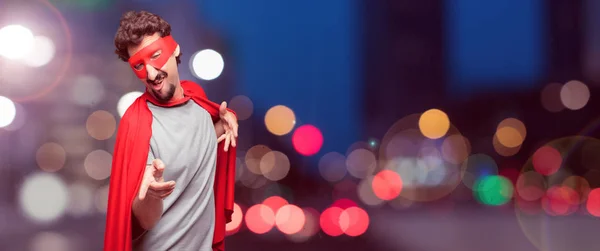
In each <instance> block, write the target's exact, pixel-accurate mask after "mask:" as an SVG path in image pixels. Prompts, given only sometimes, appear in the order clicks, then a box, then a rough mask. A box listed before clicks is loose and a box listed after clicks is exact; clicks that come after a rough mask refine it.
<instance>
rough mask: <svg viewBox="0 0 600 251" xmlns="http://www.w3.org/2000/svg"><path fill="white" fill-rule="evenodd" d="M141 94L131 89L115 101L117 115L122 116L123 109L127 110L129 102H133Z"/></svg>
mask: <svg viewBox="0 0 600 251" xmlns="http://www.w3.org/2000/svg"><path fill="white" fill-rule="evenodd" d="M142 94H143V93H142V92H138V91H133V92H129V93H127V94H125V95H123V96H122V97H121V98H120V99H119V102H118V103H117V112H119V116H121V117H123V114H125V111H127V109H128V108H129V107H130V106H131V104H133V102H134V101H135V100H136V99H137V98H138V97H140V96H141V95H142Z"/></svg>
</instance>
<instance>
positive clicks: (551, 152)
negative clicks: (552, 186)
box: [532, 146, 562, 176]
mask: <svg viewBox="0 0 600 251" xmlns="http://www.w3.org/2000/svg"><path fill="white" fill-rule="evenodd" d="M532 161H533V168H534V169H535V170H536V171H537V172H539V173H540V174H542V175H546V176H548V175H552V174H554V173H556V172H557V171H558V169H560V166H561V165H562V156H561V154H560V152H559V151H558V150H556V149H555V148H553V147H551V146H542V147H540V148H539V149H538V150H537V151H535V153H534V154H533V160H532Z"/></svg>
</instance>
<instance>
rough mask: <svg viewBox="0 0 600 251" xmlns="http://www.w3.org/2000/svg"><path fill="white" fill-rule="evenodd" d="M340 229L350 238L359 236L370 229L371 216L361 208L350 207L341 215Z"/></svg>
mask: <svg viewBox="0 0 600 251" xmlns="http://www.w3.org/2000/svg"><path fill="white" fill-rule="evenodd" d="M340 228H341V229H342V231H343V232H344V233H345V234H346V235H348V236H352V237H355V236H359V235H361V234H364V233H365V232H366V231H367V228H369V215H368V214H367V212H366V211H365V210H363V209H362V208H359V207H350V208H347V209H346V210H344V211H343V212H342V214H341V215H340Z"/></svg>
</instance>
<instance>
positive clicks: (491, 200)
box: [473, 175, 514, 206]
mask: <svg viewBox="0 0 600 251" xmlns="http://www.w3.org/2000/svg"><path fill="white" fill-rule="evenodd" d="M513 192H514V188H513V185H512V183H511V182H510V180H508V179H507V178H505V177H503V176H500V175H489V176H484V177H482V178H481V179H479V180H477V181H476V182H475V186H473V194H474V195H475V198H477V200H478V201H479V202H480V203H482V204H485V205H490V206H500V205H504V204H506V203H507V202H508V201H510V199H511V198H512V196H513Z"/></svg>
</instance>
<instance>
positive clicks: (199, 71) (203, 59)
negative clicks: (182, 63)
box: [190, 49, 225, 81]
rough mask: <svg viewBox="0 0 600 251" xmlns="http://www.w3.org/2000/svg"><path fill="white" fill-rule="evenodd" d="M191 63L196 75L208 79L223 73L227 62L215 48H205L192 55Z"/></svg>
mask: <svg viewBox="0 0 600 251" xmlns="http://www.w3.org/2000/svg"><path fill="white" fill-rule="evenodd" d="M190 65H191V70H192V73H193V74H194V76H195V77H197V78H200V79H203V80H207V81H208V80H213V79H216V78H218V77H219V76H220V75H221V73H222V72H223V68H224V67H225V62H224V61H223V57H222V56H221V54H219V53H218V52H216V51H215V50H211V49H204V50H201V51H199V52H196V53H195V54H194V55H192V58H191V64H190Z"/></svg>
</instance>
